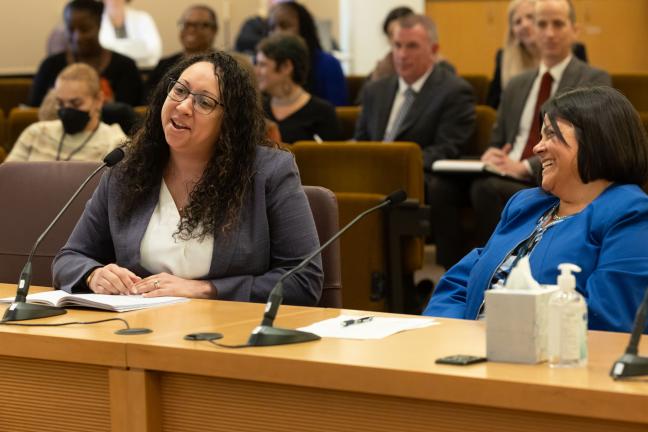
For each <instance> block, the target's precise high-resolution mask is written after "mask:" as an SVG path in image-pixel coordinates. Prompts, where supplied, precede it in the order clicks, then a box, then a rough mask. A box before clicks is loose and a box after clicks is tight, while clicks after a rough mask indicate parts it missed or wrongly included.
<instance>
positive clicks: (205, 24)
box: [178, 20, 216, 30]
mask: <svg viewBox="0 0 648 432" xmlns="http://www.w3.org/2000/svg"><path fill="white" fill-rule="evenodd" d="M213 28H216V24H214V23H213V22H211V21H182V20H181V21H178V29H179V30H189V29H194V30H208V29H213Z"/></svg>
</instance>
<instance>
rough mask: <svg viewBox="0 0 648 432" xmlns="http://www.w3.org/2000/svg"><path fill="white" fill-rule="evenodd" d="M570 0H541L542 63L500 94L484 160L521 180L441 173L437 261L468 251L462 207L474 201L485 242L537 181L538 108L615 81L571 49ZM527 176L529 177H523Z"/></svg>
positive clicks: (435, 190)
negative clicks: (517, 196) (516, 198)
mask: <svg viewBox="0 0 648 432" xmlns="http://www.w3.org/2000/svg"><path fill="white" fill-rule="evenodd" d="M575 21H576V17H575V12H574V7H573V5H572V3H571V1H570V0H538V1H537V3H536V11H535V26H536V36H537V43H538V47H539V49H540V66H539V68H537V69H535V70H533V71H529V72H525V73H522V74H520V75H518V76H516V77H514V78H512V79H511V81H510V82H509V84H508V85H507V87H506V89H505V90H504V93H503V94H502V101H501V103H500V106H499V110H498V112H497V120H496V123H495V127H494V129H493V133H492V136H491V147H490V148H489V149H488V150H487V151H486V152H485V153H484V154H483V155H482V157H481V160H482V161H483V162H485V163H487V164H490V165H492V166H494V167H496V168H497V169H498V170H499V171H500V172H503V173H504V174H507V175H509V176H511V177H515V178H516V179H518V180H520V181H514V180H507V179H503V178H499V177H482V178H478V179H475V180H473V179H472V178H461V179H452V178H441V177H440V178H439V179H438V181H437V182H435V183H434V185H433V187H432V190H431V205H432V208H433V209H435V211H434V217H433V221H432V222H433V225H434V230H435V239H436V243H437V262H438V263H439V264H440V265H442V266H444V267H445V268H449V267H451V266H452V265H454V264H455V263H456V262H457V261H459V259H461V257H462V256H463V255H464V254H465V252H467V248H468V245H467V244H466V242H465V241H462V240H461V237H462V234H463V232H462V227H461V225H460V222H459V221H460V218H459V208H460V207H463V206H465V205H466V204H470V205H472V207H473V208H474V209H475V212H476V215H477V230H476V231H477V232H476V235H477V238H476V240H477V243H478V244H480V245H482V244H484V243H485V242H486V241H487V240H488V238H489V237H490V234H491V233H492V231H493V229H494V228H495V226H496V225H497V222H498V221H499V218H500V214H501V212H502V210H503V209H504V206H505V205H506V202H507V201H508V199H509V198H510V197H511V196H512V195H513V194H514V193H515V192H517V191H519V190H521V189H523V188H526V187H529V185H531V184H534V183H536V179H537V178H538V177H539V175H540V174H541V170H542V167H541V166H540V162H539V159H538V158H537V157H535V156H534V155H533V152H532V149H533V146H534V145H535V144H537V143H538V141H539V140H540V128H541V119H540V117H539V114H538V112H539V108H540V107H541V105H542V103H543V102H544V101H546V100H547V99H548V98H549V97H551V96H552V95H555V94H556V93H560V92H563V91H566V90H569V89H573V88H576V87H582V86H592V85H608V86H609V85H611V80H610V76H609V75H608V74H607V73H606V72H604V71H602V70H599V69H595V68H592V67H590V66H588V65H587V64H586V63H584V62H582V61H580V60H578V59H577V58H575V57H574V56H573V55H572V50H571V47H572V44H573V43H574V40H575V38H576V34H577V26H576V23H575ZM524 181H526V182H527V183H523V182H524Z"/></svg>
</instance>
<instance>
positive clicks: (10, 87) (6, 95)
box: [0, 78, 32, 113]
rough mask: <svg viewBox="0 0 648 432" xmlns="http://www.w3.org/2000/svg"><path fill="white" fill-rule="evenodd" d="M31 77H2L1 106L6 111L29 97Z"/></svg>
mask: <svg viewBox="0 0 648 432" xmlns="http://www.w3.org/2000/svg"><path fill="white" fill-rule="evenodd" d="M31 85H32V79H31V78H0V108H2V110H3V111H4V112H6V113H8V112H10V111H11V109H12V108H15V107H17V106H19V105H20V104H26V103H27V99H28V98H29V89H30V88H31Z"/></svg>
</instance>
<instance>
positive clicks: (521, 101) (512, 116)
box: [506, 70, 538, 143]
mask: <svg viewBox="0 0 648 432" xmlns="http://www.w3.org/2000/svg"><path fill="white" fill-rule="evenodd" d="M537 76H538V70H536V71H535V73H529V74H527V75H526V76H524V79H520V80H519V81H518V83H517V87H516V88H511V89H509V88H507V89H506V91H511V92H512V94H515V95H516V96H517V97H515V98H512V99H513V100H512V101H511V106H510V108H509V109H508V110H507V119H506V123H507V124H509V125H511V126H513V127H511V128H510V129H509V130H510V133H509V134H508V136H507V137H506V142H510V143H512V142H513V141H514V140H515V137H516V136H517V133H518V130H519V129H520V119H521V118H522V111H523V110H524V105H525V104H526V102H527V99H528V98H529V93H531V87H533V81H535V79H536V77H537Z"/></svg>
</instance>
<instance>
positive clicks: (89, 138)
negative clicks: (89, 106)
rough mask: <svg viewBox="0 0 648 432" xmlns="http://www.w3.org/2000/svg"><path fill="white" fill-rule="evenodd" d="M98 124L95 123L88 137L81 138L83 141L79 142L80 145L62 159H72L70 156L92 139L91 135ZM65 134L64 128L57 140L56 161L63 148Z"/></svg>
mask: <svg viewBox="0 0 648 432" xmlns="http://www.w3.org/2000/svg"><path fill="white" fill-rule="evenodd" d="M99 124H101V123H99ZM99 124H97V127H96V128H94V129H93V130H92V132H91V133H90V135H88V137H87V138H86V139H85V140H83V142H82V143H81V145H79V146H78V147H77V148H75V149H74V150H72V151H71V152H70V154H69V155H68V157H67V158H65V159H63V160H64V161H66V162H67V161H69V160H70V159H72V156H74V155H75V154H77V153H79V152H80V151H81V149H83V147H85V146H86V144H88V142H89V141H90V140H91V139H92V137H93V136H94V134H95V133H96V132H97V129H99ZM66 135H67V134H66V133H65V130H63V135H61V139H60V140H59V145H58V151H57V152H56V160H57V161H58V160H61V151H62V150H63V141H64V140H65V136H66Z"/></svg>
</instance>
